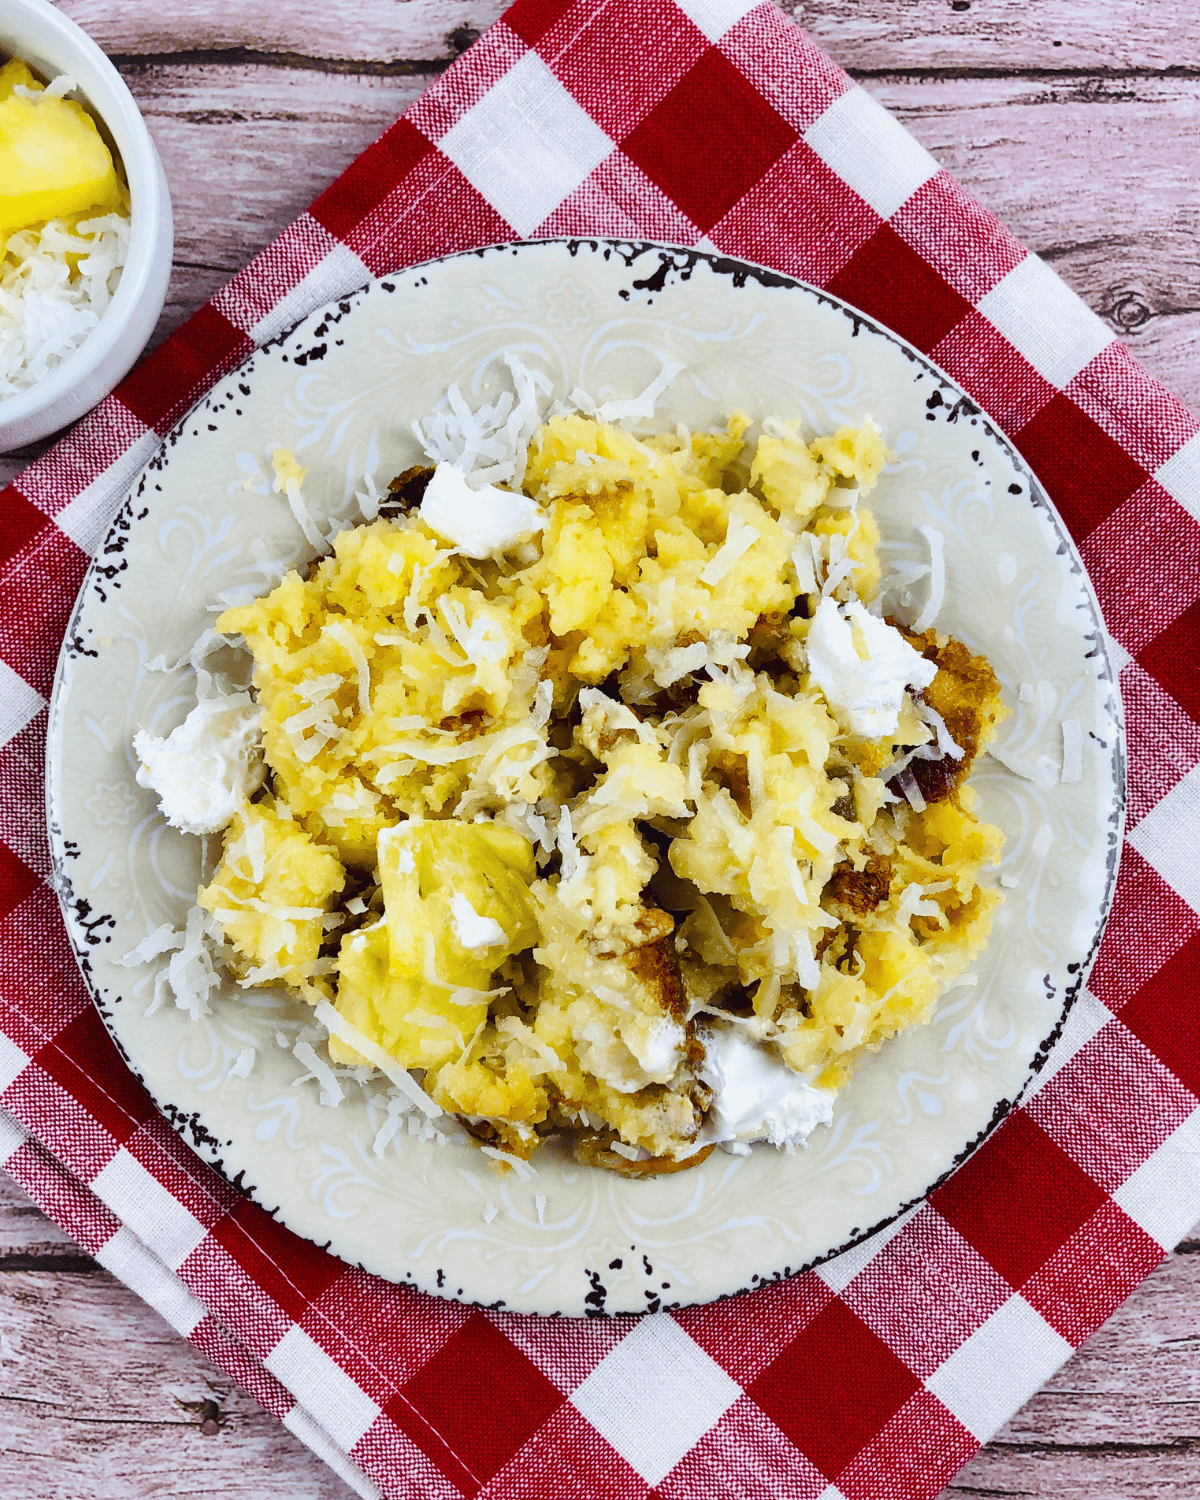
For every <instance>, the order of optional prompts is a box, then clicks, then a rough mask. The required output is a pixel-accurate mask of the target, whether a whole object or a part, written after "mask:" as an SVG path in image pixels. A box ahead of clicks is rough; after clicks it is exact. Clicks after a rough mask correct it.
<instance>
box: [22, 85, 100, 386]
mask: <svg viewBox="0 0 1200 1500" xmlns="http://www.w3.org/2000/svg"><path fill="white" fill-rule="evenodd" d="M74 87H75V82H74V79H72V78H70V77H67V76H65V75H64V76H62V77H59V78H55V79H53V80H52V81H51V82H50V83H49V84H45V83H43V82H42V80H41V79H40V78H38V77H37V76H36V75H35V74H34V73H33V71H32V70H31V69H30V67H29V65H28V64H27V63H25V62H22V61H21V59H20V58H18V57H14V58H11V59H9V61H8V62H6V63H4V65H3V66H2V67H0V400H3V399H4V398H5V397H6V396H13V395H16V394H17V393H18V392H19V391H23V390H26V389H27V388H28V387H30V386H32V385H34V384H35V383H36V382H37V381H38V380H40V379H42V377H43V376H45V375H46V374H48V373H49V372H50V371H51V370H53V369H54V368H55V367H56V366H57V365H59V364H60V363H61V362H62V361H63V360H64V359H65V358H66V357H67V355H68V354H70V353H71V352H72V351H73V350H75V349H77V348H78V347H79V346H80V344H82V343H83V341H84V340H85V339H86V338H87V337H88V335H89V334H90V333H91V332H92V330H93V329H94V328H95V327H96V325H97V324H98V323H99V321H100V318H101V317H102V315H103V313H104V310H105V308H106V307H107V306H108V304H109V302H110V301H111V300H112V296H113V294H114V293H115V291H116V289H117V283H118V282H119V281H120V278H121V269H122V267H123V266H124V264H125V257H126V255H127V253H128V249H129V192H128V189H127V188H126V186H125V184H124V182H122V180H121V178H120V175H119V174H118V171H117V167H116V164H115V162H114V161H113V156H112V152H111V151H110V150H109V148H108V146H107V145H106V143H105V141H104V139H103V137H102V136H101V134H100V132H99V130H97V128H96V122H95V121H94V120H93V119H92V117H91V115H89V114H88V112H87V110H86V109H85V108H84V107H83V105H82V104H79V103H77V102H76V101H75V100H74V99H67V98H65V97H64V95H66V94H67V93H69V92H70V91H71V90H72V89H73V88H74Z"/></svg>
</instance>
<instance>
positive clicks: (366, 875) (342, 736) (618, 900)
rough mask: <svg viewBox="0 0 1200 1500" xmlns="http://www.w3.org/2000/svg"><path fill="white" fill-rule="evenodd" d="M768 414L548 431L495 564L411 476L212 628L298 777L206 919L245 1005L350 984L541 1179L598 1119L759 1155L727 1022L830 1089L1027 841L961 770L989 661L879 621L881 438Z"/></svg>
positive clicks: (350, 999) (933, 994)
mask: <svg viewBox="0 0 1200 1500" xmlns="http://www.w3.org/2000/svg"><path fill="white" fill-rule="evenodd" d="M748 426H749V424H748V420H747V419H746V418H745V417H744V416H735V417H733V418H732V419H731V420H730V421H729V422H728V424H727V425H726V427H725V428H724V429H722V430H720V431H717V432H711V433H690V434H689V433H685V432H682V431H680V432H678V433H672V434H661V435H658V436H655V437H651V438H646V439H638V438H635V437H633V436H631V435H630V434H629V433H627V432H624V431H621V430H618V429H617V428H615V427H613V426H611V425H606V424H605V423H603V422H601V421H598V420H595V419H592V418H589V417H584V416H580V415H567V416H559V417H555V418H552V419H551V420H549V421H547V422H545V423H544V425H543V426H542V427H541V428H540V429H539V430H538V432H537V434H536V436H535V438H534V441H533V444H532V446H531V448H530V451H529V457H528V465H527V469H526V473H525V480H524V486H523V489H524V493H525V495H527V496H529V497H531V498H532V499H533V500H535V501H537V502H538V504H539V505H540V507H541V510H540V516H541V518H542V520H541V529H540V532H535V533H534V535H533V537H532V539H525V540H522V541H520V542H519V544H516V545H514V546H512V547H510V548H508V549H505V550H504V551H503V552H501V551H499V550H498V551H497V552H496V553H495V554H494V555H492V556H486V557H470V556H467V555H464V552H463V550H461V549H459V548H455V547H453V546H449V545H447V543H446V542H445V540H444V539H443V538H442V537H441V536H440V535H439V534H438V533H437V532H436V531H435V530H434V529H433V528H431V526H430V525H428V524H426V521H425V520H424V519H423V518H422V513H421V507H420V494H421V491H422V486H423V484H424V482H425V480H426V479H427V477H428V474H427V473H426V472H423V471H410V472H409V473H408V474H406V475H405V476H402V480H399V481H397V482H396V485H395V486H394V488H395V489H396V491H397V495H398V498H397V500H396V501H395V503H394V505H393V507H392V508H393V510H394V511H395V512H396V513H395V514H392V515H385V516H383V517H382V518H380V519H378V520H376V521H374V522H372V523H371V524H365V525H362V526H359V527H355V528H353V529H350V530H346V531H343V532H342V533H341V534H340V535H338V536H337V537H336V539H335V540H334V543H333V548H332V552H331V554H330V555H328V556H326V557H324V558H322V559H321V560H319V561H318V562H316V563H315V564H314V565H313V566H312V568H311V570H310V572H309V574H308V576H307V577H305V576H302V575H301V574H300V573H298V572H292V573H289V574H288V575H287V577H286V578H284V579H283V581H282V582H281V583H280V584H279V585H278V586H277V587H276V588H274V589H273V590H272V591H271V592H270V593H268V594H267V595H266V596H265V597H263V598H261V599H259V600H257V601H255V602H254V603H252V604H249V605H246V606H244V607H239V608H234V609H230V610H227V611H226V612H225V614H224V615H222V617H221V619H220V621H219V626H218V628H219V629H220V631H222V632H223V633H225V634H226V635H230V636H236V635H240V636H242V637H243V638H244V639H245V642H246V644H247V645H248V647H249V649H250V651H251V652H252V653H253V657H254V662H255V675H254V686H255V691H256V694H257V698H258V701H259V703H260V705H261V707H262V711H263V744H264V753H265V759H266V764H267V767H268V778H267V783H266V788H265V789H264V791H263V792H261V793H259V794H258V798H259V800H257V801H254V802H252V803H248V804H247V805H246V807H245V808H244V809H243V811H242V813H241V814H239V816H238V818H237V819H235V821H234V823H233V824H232V825H231V826H230V828H229V829H228V830H227V833H226V837H225V852H224V858H223V861H222V864H221V867H220V868H219V869H218V871H217V873H216V876H215V877H214V879H213V881H212V882H211V883H210V884H209V885H208V886H207V887H206V888H205V889H204V890H203V891H202V892H201V898H200V899H201V902H202V904H203V905H204V906H205V907H206V908H207V909H208V910H210V911H212V912H213V913H214V914H215V916H216V917H217V919H218V920H219V921H220V923H221V925H222V928H223V931H224V935H225V938H226V941H227V943H228V944H229V946H230V948H231V949H232V952H233V954H234V955H235V959H234V963H235V967H236V971H237V973H238V975H239V977H240V979H241V982H242V983H244V984H253V983H257V982H266V981H268V980H276V981H281V982H282V983H284V984H285V985H286V986H288V987H289V988H291V989H292V990H293V991H294V992H295V993H296V994H297V995H299V996H300V997H302V998H304V999H306V1000H309V1001H312V1002H314V1003H315V1001H317V1000H318V999H320V998H322V997H329V996H332V997H333V998H334V1003H335V1004H336V1006H337V1008H338V1011H339V1012H340V1013H341V1015H342V1016H343V1017H344V1018H345V1019H346V1020H347V1021H348V1022H349V1023H350V1024H351V1026H352V1027H353V1028H355V1029H356V1030H357V1032H358V1033H359V1034H361V1036H363V1037H365V1038H367V1039H368V1040H369V1041H370V1042H372V1043H374V1044H376V1045H378V1046H380V1047H382V1048H384V1049H385V1050H386V1051H387V1052H388V1053H389V1054H390V1055H391V1056H392V1057H394V1058H395V1059H396V1060H397V1061H398V1062H399V1063H401V1064H402V1065H403V1066H404V1067H407V1068H412V1069H415V1070H419V1071H418V1077H419V1079H420V1080H421V1082H422V1083H423V1086H424V1088H425V1089H426V1091H427V1092H428V1093H429V1094H430V1096H431V1097H432V1098H433V1099H434V1100H435V1101H436V1102H437V1103H438V1104H439V1105H440V1106H441V1107H442V1108H443V1109H445V1110H447V1111H450V1112H452V1113H454V1114H456V1115H458V1116H459V1117H461V1118H462V1119H463V1120H464V1121H465V1122H466V1123H467V1124H468V1128H470V1129H471V1130H472V1131H473V1132H474V1133H475V1134H476V1135H477V1136H478V1137H479V1138H480V1139H482V1140H484V1141H486V1142H488V1143H490V1144H492V1145H493V1146H499V1147H500V1148H501V1149H502V1150H503V1151H505V1152H509V1153H513V1154H515V1155H517V1156H520V1157H527V1156H528V1155H529V1154H530V1153H531V1152H532V1151H533V1150H534V1148H535V1147H536V1145H537V1144H538V1142H539V1140H541V1139H542V1138H543V1137H544V1136H546V1135H547V1134H549V1133H551V1132H555V1131H561V1130H564V1129H572V1130H575V1131H577V1132H579V1138H580V1140H581V1142H582V1144H581V1147H580V1150H581V1152H582V1159H585V1160H589V1161H599V1162H600V1163H601V1164H603V1165H607V1166H613V1167H616V1168H617V1169H619V1170H628V1171H630V1172H633V1171H639V1172H641V1171H647V1170H650V1171H653V1170H658V1169H674V1168H675V1167H677V1166H679V1165H681V1164H688V1163H690V1162H692V1161H697V1160H700V1159H701V1157H702V1155H703V1154H704V1152H705V1150H706V1149H711V1144H712V1142H713V1141H719V1140H723V1139H736V1140H740V1139H744V1138H745V1136H744V1135H743V1136H737V1135H736V1132H735V1134H734V1135H733V1136H730V1135H728V1134H727V1135H725V1136H722V1135H721V1134H720V1131H719V1130H717V1129H715V1128H714V1127H713V1126H712V1124H711V1121H712V1120H713V1119H716V1118H717V1116H716V1114H715V1113H714V1111H715V1110H716V1108H717V1105H718V1104H719V1102H720V1101H719V1099H717V1097H716V1094H717V1091H718V1086H717V1082H715V1081H714V1078H715V1075H714V1073H713V1069H712V1066H711V1065H710V1062H711V1059H709V1060H708V1061H706V1059H708V1054H709V1053H713V1054H714V1055H715V1046H716V1039H717V1038H718V1037H720V1036H725V1037H729V1036H733V1035H734V1034H736V1035H737V1036H738V1037H741V1038H743V1039H748V1040H750V1041H752V1042H753V1044H754V1045H755V1046H756V1047H758V1048H760V1049H766V1052H769V1054H770V1056H771V1057H772V1058H774V1059H776V1060H777V1061H779V1062H780V1063H782V1064H783V1065H785V1066H786V1068H787V1069H788V1070H791V1072H792V1073H794V1074H795V1075H796V1081H797V1083H798V1084H799V1083H801V1082H803V1084H804V1085H805V1086H806V1087H807V1088H809V1089H810V1090H812V1091H816V1093H815V1094H814V1097H816V1096H817V1095H820V1096H821V1097H822V1098H824V1097H826V1096H831V1095H832V1092H833V1091H834V1090H836V1089H837V1088H838V1087H839V1086H840V1085H841V1084H842V1083H843V1082H844V1081H845V1080H846V1078H847V1077H848V1076H849V1072H850V1070H851V1068H852V1067H853V1065H854V1063H855V1061H856V1060H857V1059H858V1058H859V1057H860V1056H862V1055H863V1054H864V1052H866V1051H867V1050H869V1049H872V1048H875V1047H878V1046H879V1045H880V1044H881V1043H882V1042H884V1041H886V1040H887V1039H888V1038H889V1037H891V1036H893V1035H894V1034H895V1033H896V1032H897V1031H899V1030H901V1029H903V1028H904V1027H908V1026H912V1025H916V1024H918V1023H920V1022H922V1021H924V1020H926V1019H927V1018H928V1017H929V1015H930V1013H931V1010H932V1007H933V1005H934V1003H935V1001H936V999H937V997H938V995H939V993H940V992H941V991H942V990H943V989H944V988H945V986H946V984H947V983H948V982H949V981H950V980H951V979H952V978H954V977H955V976H957V975H959V974H960V973H961V972H962V971H963V969H964V968H965V967H966V966H967V965H968V964H969V963H970V961H971V960H972V958H974V957H975V956H976V955H977V954H978V953H979V952H980V950H981V949H982V948H983V946H984V944H985V942H986V939H987V935H988V931H989V925H990V920H991V911H992V909H993V906H994V904H995V902H996V900H997V899H998V897H997V896H996V894H995V893H994V892H993V891H992V890H990V889H987V888H985V887H984V886H982V885H981V883H980V873H981V870H982V869H983V867H984V866H985V865H987V864H989V863H990V862H994V861H995V859H996V858H997V857H998V854H999V850H1000V845H1001V835H1000V833H999V831H998V830H997V829H995V828H993V827H991V826H989V825H987V824H984V823H981V822H979V821H978V820H977V819H976V817H975V816H974V806H975V794H974V792H973V790H972V788H971V787H970V786H968V785H966V783H965V777H966V773H967V771H968V770H969V767H970V761H971V759H972V758H973V757H974V756H975V755H976V754H977V753H978V752H979V751H980V749H982V748H983V746H984V745H985V744H986V743H987V740H988V739H989V737H990V736H991V734H992V733H993V731H994V728H995V725H996V724H997V722H998V721H999V719H1000V718H1001V717H1002V716H1003V713H1004V709H1003V706H1002V704H1001V702H1000V696H999V689H998V684H997V682H996V679H995V676H994V675H993V674H992V672H991V669H990V668H989V667H988V665H987V663H986V661H984V660H983V659H982V658H981V657H975V656H972V655H971V654H970V653H969V652H967V651H966V650H965V648H963V647H962V646H961V645H959V644H958V643H957V642H955V641H952V640H950V639H948V638H947V637H945V636H943V635H938V634H936V633H934V632H932V631H930V632H926V633H924V634H922V635H914V634H913V633H912V632H907V633H905V632H903V631H900V630H897V629H894V628H893V627H892V626H890V625H885V624H884V622H883V621H882V620H881V619H879V618H878V617H877V616H875V615H871V614H869V612H868V611H867V610H866V609H865V608H864V606H866V605H867V604H869V603H870V601H871V600H872V599H874V598H875V596H876V594H877V592H878V589H879V584H880V564H879V559H878V553H877V543H878V539H879V533H878V530H877V527H876V524H875V521H874V519H873V517H872V516H871V514H870V512H869V511H868V510H867V509H866V508H865V506H864V505H863V504H862V503H861V497H862V496H865V495H866V494H867V493H868V492H869V491H870V490H871V489H872V488H873V486H874V484H875V481H876V479H877V477H878V475H879V473H880V471H881V469H882V467H883V463H884V461H885V457H886V454H885V450H884V446H883V443H882V441H881V440H880V437H879V434H878V432H877V431H876V430H875V429H874V428H873V427H872V426H871V425H870V424H869V423H868V424H866V425H865V426H864V427H862V428H860V429H850V428H843V429H841V430H840V431H839V432H837V433H834V434H830V435H826V436H822V437H818V438H816V439H815V440H814V441H812V442H809V443H806V442H804V441H803V440H802V439H801V438H800V437H799V436H798V435H797V434H796V432H794V431H793V430H791V429H789V428H786V427H783V426H781V425H780V424H775V423H768V424H767V430H766V431H765V432H764V433H763V434H762V435H761V436H760V437H759V438H758V439H757V442H756V443H754V444H753V445H751V446H749V447H748V446H747V444H746V442H745V435H746V432H747V429H748ZM293 467H294V466H293ZM296 472H297V473H300V472H301V471H298V470H297V471H296ZM298 482H299V481H298V480H297V483H298ZM818 636H819V637H820V640H819V641H818ZM810 637H811V638H810ZM839 651H840V652H842V653H843V655H845V653H846V652H849V655H848V656H846V657H845V660H846V662H847V667H846V671H847V673H848V674H849V679H848V680H852V679H853V678H854V674H855V672H859V673H860V675H861V674H866V675H864V676H863V681H864V682H865V683H866V684H867V686H866V687H865V688H858V689H854V690H853V691H851V689H850V688H847V689H846V690H845V691H844V692H843V690H842V689H841V688H840V687H838V686H836V685H834V684H833V683H832V682H831V680H830V677H829V673H830V671H832V670H833V669H832V668H831V667H830V666H829V662H830V661H833V660H834V659H835V658H836V656H837V653H838V652H839ZM887 653H891V659H893V660H894V661H895V662H898V663H900V664H899V665H894V666H893V667H892V668H890V670H891V672H892V679H893V685H894V686H895V699H896V702H895V706H894V710H888V709H887V706H886V704H885V705H884V707H883V708H880V706H879V704H878V703H877V702H876V697H877V696H878V694H877V693H876V697H872V696H871V695H872V693H875V692H876V689H875V687H874V686H872V683H873V682H874V679H870V680H868V679H869V670H868V669H871V668H872V666H873V664H874V667H875V668H879V663H880V662H881V661H882V660H883V657H884V655H886V654H887ZM905 664H908V665H905ZM918 669H919V670H918ZM879 670H882V669H881V668H879ZM905 671H911V673H912V675H911V676H909V677H905V676H904V675H903V674H904V672H905ZM897 673H899V674H900V675H899V676H897V675H896V674H897ZM935 673H936V675H934V674H935ZM906 683H907V684H908V688H907V691H905V690H904V689H905V684H906ZM822 684H823V685H822ZM897 684H898V686H897ZM855 694H857V697H855ZM864 694H865V696H864ZM885 696H886V695H885ZM889 712H890V714H891V720H892V722H887V723H885V727H884V728H883V729H882V730H878V729H877V726H878V724H879V723H880V722H884V721H886V720H887V718H888V713H889ZM881 773H882V774H881ZM329 1049H330V1053H331V1056H332V1058H333V1060H334V1061H335V1062H347V1063H348V1062H362V1061H365V1060H366V1059H365V1058H364V1057H363V1056H362V1054H360V1053H358V1052H356V1051H355V1049H354V1047H352V1046H351V1045H349V1044H348V1043H347V1042H346V1041H345V1040H344V1039H343V1040H339V1039H338V1038H333V1037H331V1039H330V1043H329ZM764 1055H765V1053H764ZM706 1122H708V1123H707V1124H706ZM753 1138H758V1137H753ZM769 1138H771V1139H776V1134H775V1133H774V1131H773V1130H772V1132H770V1133H769ZM780 1138H782V1137H780ZM797 1138H799V1137H797Z"/></svg>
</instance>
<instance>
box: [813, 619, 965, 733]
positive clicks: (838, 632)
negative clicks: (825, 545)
mask: <svg viewBox="0 0 1200 1500" xmlns="http://www.w3.org/2000/svg"><path fill="white" fill-rule="evenodd" d="M805 647H806V648H807V651H808V670H809V673H810V675H811V676H812V680H813V681H814V682H815V683H816V685H817V686H818V687H819V688H820V689H821V691H822V692H823V693H824V694H825V699H826V701H827V702H828V704H829V706H830V708H832V709H833V712H834V716H835V717H836V718H837V720H838V723H839V724H841V726H842V727H843V728H844V729H846V730H848V731H849V732H850V733H851V734H861V735H864V736H866V738H867V739H878V738H879V737H880V736H881V735H884V734H891V733H892V732H893V731H894V730H895V728H896V726H897V724H898V723H899V722H900V708H901V705H902V704H903V702H904V690H905V688H907V687H914V688H924V687H928V686H929V684H930V683H931V682H932V681H933V679H934V678H935V677H936V676H937V663H936V662H932V661H926V659H925V658H924V657H923V656H922V655H921V653H920V652H919V651H917V650H915V649H914V648H913V647H912V646H910V645H909V644H908V642H907V641H906V640H905V639H904V637H903V636H902V635H901V634H900V632H899V631H898V630H897V629H896V628H895V626H894V625H889V624H888V623H887V621H886V620H880V619H877V618H876V617H875V616H874V615H872V614H869V613H868V611H867V610H866V608H865V607H864V606H863V605H862V604H860V603H859V602H858V600H857V599H852V600H851V601H850V602H849V603H848V604H840V605H839V604H838V602H837V600H836V599H832V598H828V597H827V598H825V599H822V600H821V602H820V604H819V605H818V606H817V612H816V614H815V615H814V616H813V618H812V623H811V625H810V626H809V627H808V635H807V636H806V638H805Z"/></svg>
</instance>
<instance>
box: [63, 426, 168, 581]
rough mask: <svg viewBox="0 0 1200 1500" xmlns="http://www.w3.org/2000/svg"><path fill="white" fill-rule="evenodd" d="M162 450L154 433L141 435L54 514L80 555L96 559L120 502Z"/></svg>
mask: <svg viewBox="0 0 1200 1500" xmlns="http://www.w3.org/2000/svg"><path fill="white" fill-rule="evenodd" d="M161 446H162V439H161V438H160V437H159V435H158V433H157V432H143V433H142V435H141V436H140V437H139V438H138V439H137V440H136V441H135V442H134V443H132V444H131V445H130V446H129V447H128V448H126V450H125V452H124V453H122V454H121V456H120V458H118V459H117V460H116V461H115V462H114V463H111V464H110V465H109V466H108V468H107V469H105V471H104V473H103V474H100V475H98V476H97V477H96V478H95V479H93V480H92V482H91V484H89V485H87V486H86V487H85V488H84V489H82V490H80V491H79V493H78V495H76V496H75V498H74V499H73V500H69V501H68V502H67V504H66V505H64V506H63V508H62V510H59V511H55V513H54V524H55V525H56V526H57V527H58V529H59V530H60V531H63V532H65V533H66V534H67V536H69V537H70V538H71V540H72V541H73V542H74V543H75V545H76V546H77V547H78V548H79V550H80V551H81V552H86V553H87V555H88V556H89V557H95V555H96V553H97V551H98V550H99V547H100V543H101V542H102V541H103V540H104V538H105V537H106V536H107V535H108V528H109V527H110V526H111V525H112V522H113V517H114V516H115V515H116V513H117V510H118V508H119V507H120V505H121V502H122V501H123V500H124V499H125V496H126V495H127V494H128V493H129V491H130V489H131V488H132V486H133V483H134V481H135V480H136V479H137V477H138V475H139V474H140V473H141V472H142V470H143V469H144V468H145V467H146V465H147V464H148V463H149V462H150V460H151V459H152V458H153V457H154V455H155V454H156V453H157V452H158V450H159V448H160V447H161Z"/></svg>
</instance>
